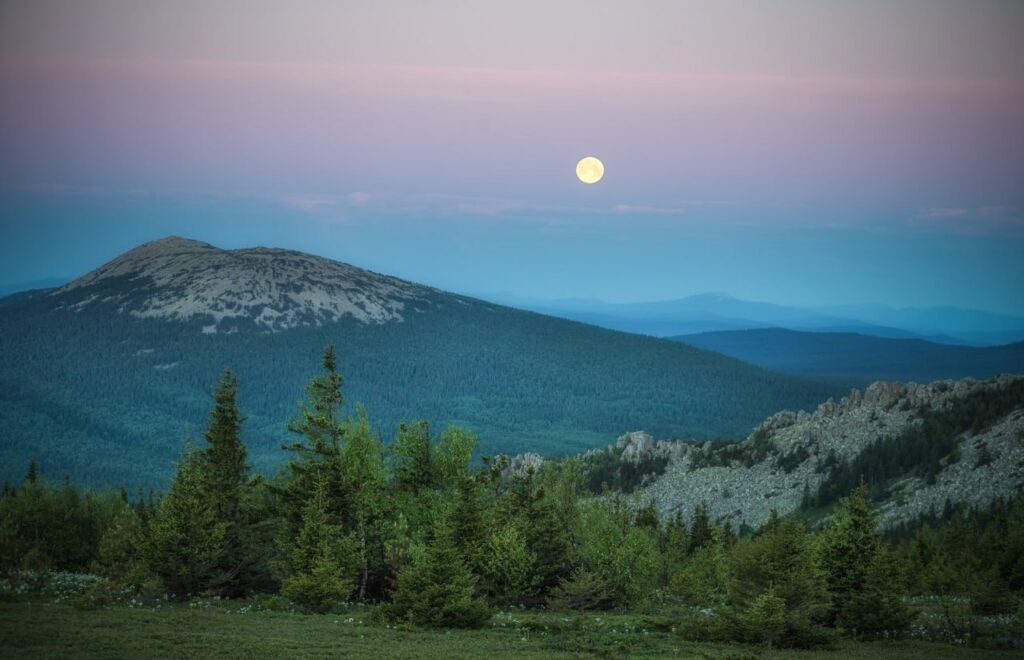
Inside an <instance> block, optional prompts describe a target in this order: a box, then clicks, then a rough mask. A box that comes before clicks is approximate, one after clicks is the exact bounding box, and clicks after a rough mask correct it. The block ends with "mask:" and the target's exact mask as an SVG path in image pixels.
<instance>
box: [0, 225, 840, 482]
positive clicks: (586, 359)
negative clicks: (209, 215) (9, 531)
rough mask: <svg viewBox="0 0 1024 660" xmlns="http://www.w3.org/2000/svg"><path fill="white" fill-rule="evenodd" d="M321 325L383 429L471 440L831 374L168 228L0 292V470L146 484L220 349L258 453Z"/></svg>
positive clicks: (796, 386)
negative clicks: (425, 423)
mask: <svg viewBox="0 0 1024 660" xmlns="http://www.w3.org/2000/svg"><path fill="white" fill-rule="evenodd" d="M328 342H334V343H335V344H336V345H337V350H338V356H339V367H340V369H341V371H342V372H343V373H344V375H345V378H346V387H345V392H346V395H347V400H348V401H349V402H356V401H360V402H362V403H364V404H365V405H366V407H367V409H368V410H369V411H370V415H371V417H372V419H374V420H375V422H376V423H378V424H380V427H379V431H380V432H381V434H382V435H383V436H384V437H385V438H386V439H387V438H390V437H391V435H392V434H393V433H394V431H395V428H396V427H397V424H398V423H399V422H400V421H403V420H412V419H418V418H426V419H428V420H429V421H430V422H431V423H432V424H434V425H435V426H444V425H446V424H448V423H457V424H460V425H465V426H467V427H469V428H471V429H473V430H474V431H475V432H476V433H477V434H478V435H479V436H480V441H481V450H482V451H483V452H484V453H498V452H502V453H517V452H522V451H537V452H541V453H570V452H578V451H581V450H584V449H586V448H589V447H594V446H599V445H603V444H606V443H607V442H609V441H610V440H611V439H613V438H615V437H616V436H618V435H619V434H620V433H621V431H622V430H623V429H629V428H640V427H642V428H646V429H649V430H650V431H651V432H652V433H656V434H657V435H659V436H662V437H691V438H714V437H740V436H742V435H744V434H745V433H746V432H747V431H748V430H749V429H750V428H751V427H752V426H753V425H754V424H756V423H757V422H758V421H759V420H761V419H763V418H764V417H765V416H766V415H768V414H771V413H772V412H774V411H776V410H780V409H784V408H810V407H812V406H813V405H816V403H817V402H819V401H821V400H824V399H826V398H828V397H829V396H831V395H834V394H836V393H837V390H838V388H837V387H835V386H833V385H826V384H822V383H820V382H817V381H812V380H807V379H802V378H798V377H792V376H784V375H780V374H776V373H773V372H770V371H767V370H765V369H762V368H759V367H755V366H751V365H748V364H745V363H742V362H739V361H737V360H734V359H732V358H728V357H725V356H721V355H718V354H716V353H712V352H709V351H705V350H702V349H697V348H693V347H690V346H685V345H682V344H679V343H676V342H672V341H668V340H663V339H654V338H648V337H640V336H635V335H629V334H623V333H619V332H614V331H609V330H604V329H600V328H595V327H592V326H588V325H584V324H581V323H576V322H572V321H566V320H562V319H556V318H553V317H548V316H543V315H540V314H535V313H531V312H523V311H519V310H514V309H511V308H508V307H503V306H500V305H494V304H490V303H486V302H483V301H480V300H476V299H472V298H467V297H463V296H458V295H454V294H449V293H445V292H442V291H438V290H435V289H432V288H429V287H424V286H420V285H416V284H413V283H410V282H404V281H402V280H398V279H395V278H391V277H387V276H383V275H379V274H376V273H372V272H369V271H366V270H362V269H359V268H355V267H353V266H349V265H346V264H341V263H338V262H334V261H330V260H327V259H322V258H318V257H313V256H310V255H306V254H301V253H297V252H290V251H285V250H270V249H264V248H255V249H250V250H232V251H228V250H220V249H218V248H215V247H213V246H210V245H206V244H203V243H198V242H196V241H188V240H185V239H179V238H171V239H164V240H162V241H156V242H153V243H149V244H146V245H144V246H141V247H140V248H137V249H135V250H133V251H130V252H128V253H126V254H124V255H122V256H121V257H119V258H118V259H115V260H114V261H112V262H110V263H108V264H106V265H104V266H102V267H101V268H99V269H97V270H96V271H93V272H92V273H89V274H87V275H85V276H84V277H82V278H80V279H78V280H75V281H73V282H71V283H69V284H68V285H66V286H64V287H62V288H59V289H55V290H51V291H45V292H39V293H37V294H35V295H33V296H31V297H27V298H21V299H16V300H13V301H10V300H9V301H8V302H7V303H5V304H4V305H2V306H0V355H2V356H3V359H2V361H0V433H2V434H3V435H2V438H0V465H2V466H3V467H2V468H0V470H2V472H3V474H2V475H0V478H4V479H10V480H12V481H14V480H18V479H20V477H21V475H22V471H23V470H24V467H25V465H26V464H27V462H28V461H29V459H30V458H32V457H35V458H37V460H39V462H40V464H41V465H40V467H41V468H42V469H43V470H44V471H47V472H50V473H58V474H59V473H63V472H68V473H70V474H71V476H73V477H74V478H75V479H76V480H78V481H79V482H85V483H89V484H106V483H110V484H115V485H116V484H120V483H126V484H128V485H136V484H154V485H161V486H162V485H164V484H165V483H166V479H167V478H168V477H169V476H170V474H171V472H172V470H173V465H174V461H175V459H176V458H177V456H178V454H179V452H180V451H181V449H182V446H183V437H184V435H185V433H186V426H189V427H190V428H192V429H199V428H202V427H203V425H204V424H205V420H206V414H207V412H208V408H209V396H210V392H211V391H212V388H213V386H214V384H215V383H216V381H217V379H218V378H219V376H220V373H221V371H222V370H223V368H224V367H225V366H230V367H231V368H232V369H233V370H235V372H236V373H237V374H238V376H239V380H240V388H239V399H240V404H241V408H242V412H243V413H244V414H245V415H247V416H248V421H247V422H246V424H245V427H244V430H243V435H244V437H245V440H246V442H247V443H248V445H249V447H250V452H251V453H250V457H251V460H252V462H253V464H254V465H255V467H256V468H257V469H260V470H264V471H268V470H269V469H270V468H271V467H273V466H275V465H277V464H278V463H280V462H281V461H282V460H283V458H284V456H283V453H282V452H281V451H280V449H279V447H280V444H281V443H282V442H283V441H285V440H286V439H287V432H286V431H285V426H286V424H287V422H288V420H289V419H290V418H291V417H292V416H293V415H294V413H295V410H296V405H295V402H296V401H297V400H298V399H299V398H300V397H301V396H302V393H303V387H304V386H305V384H306V383H307V382H308V380H309V378H310V376H311V375H312V374H314V373H316V371H317V370H318V368H319V356H320V354H321V353H322V351H323V347H324V345H325V344H327V343H328ZM350 409H351V408H350Z"/></svg>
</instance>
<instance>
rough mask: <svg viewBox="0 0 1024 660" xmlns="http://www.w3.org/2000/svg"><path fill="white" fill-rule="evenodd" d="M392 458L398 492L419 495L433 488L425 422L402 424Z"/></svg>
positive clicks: (426, 424)
mask: <svg viewBox="0 0 1024 660" xmlns="http://www.w3.org/2000/svg"><path fill="white" fill-rule="evenodd" d="M391 454H392V456H393V462H392V470H393V472H394V478H395V484H396V485H397V486H398V487H399V488H400V489H402V490H406V491H409V492H411V493H418V492H420V491H421V490H424V489H427V488H430V487H431V486H432V485H433V483H434V476H433V462H432V458H431V450H430V425H429V424H428V423H427V422H426V420H420V421H416V422H412V423H411V424H401V425H400V426H399V427H398V435H397V437H396V438H395V441H394V443H392V445H391Z"/></svg>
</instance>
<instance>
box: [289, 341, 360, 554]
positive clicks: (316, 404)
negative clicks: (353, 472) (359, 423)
mask: <svg viewBox="0 0 1024 660" xmlns="http://www.w3.org/2000/svg"><path fill="white" fill-rule="evenodd" d="M323 368H324V373H322V374H320V375H319V376H316V377H315V378H313V380H312V381H310V383H309V385H308V386H306V400H305V401H303V402H301V403H300V404H299V414H298V416H297V417H296V418H295V419H294V420H292V422H291V423H290V424H289V425H288V430H289V431H290V432H292V433H294V434H296V435H298V436H300V438H301V439H300V440H297V441H296V442H293V443H291V444H288V445H284V446H283V448H284V449H285V450H287V451H290V452H292V454H293V456H292V460H291V461H290V462H289V463H288V467H287V471H286V476H285V480H284V485H283V486H275V487H273V488H272V491H273V492H274V494H275V495H277V496H278V497H279V498H280V500H281V505H282V509H283V513H284V516H285V522H286V523H287V528H288V530H287V534H288V536H289V537H292V538H293V537H294V536H295V535H296V534H298V530H299V528H300V527H301V526H302V516H303V512H304V511H305V507H306V504H307V503H308V502H309V500H310V499H311V498H312V497H313V494H314V491H315V490H316V488H317V484H318V483H320V481H321V480H323V482H324V484H325V486H324V488H325V498H326V507H327V512H328V515H329V516H331V517H332V518H333V519H338V520H343V519H345V518H347V516H348V515H349V514H350V511H349V510H348V509H349V503H348V501H347V498H346V496H345V484H344V479H343V475H342V466H341V444H342V439H343V436H344V432H345V429H344V425H343V424H342V420H341V418H340V414H341V406H342V404H343V403H344V397H343V396H342V393H341V386H342V382H343V379H342V376H341V374H340V373H338V365H337V356H336V354H335V351H334V345H333V344H328V345H327V348H325V349H324V355H323Z"/></svg>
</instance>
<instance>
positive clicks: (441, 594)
mask: <svg viewBox="0 0 1024 660" xmlns="http://www.w3.org/2000/svg"><path fill="white" fill-rule="evenodd" d="M476 586H477V581H476V578H475V577H474V576H473V574H472V573H470V571H469V568H468V567H467V566H466V564H465V562H464V561H463V560H462V557H461V556H460V555H459V551H458V548H457V547H456V545H455V540H454V538H453V532H452V528H451V524H450V522H449V521H448V520H446V519H442V520H440V521H439V522H438V525H437V528H436V529H435V533H434V540H433V542H432V543H431V544H430V545H429V546H427V549H426V551H425V552H424V553H423V555H422V557H421V558H420V559H419V560H418V561H414V562H413V563H412V565H410V566H409V567H407V568H406V569H405V570H403V571H402V573H401V574H400V575H399V576H398V588H397V589H396V590H395V594H394V598H393V600H392V603H391V607H390V608H389V611H390V612H391V614H392V616H393V617H394V618H396V619H399V620H402V621H408V622H409V623H413V624H417V625H421V626H433V627H442V628H481V627H483V626H484V625H485V624H486V623H487V622H488V621H489V620H490V618H491V609H490V608H489V607H488V606H487V603H486V602H485V601H484V600H483V599H482V598H479V597H477V596H476V595H475V592H476Z"/></svg>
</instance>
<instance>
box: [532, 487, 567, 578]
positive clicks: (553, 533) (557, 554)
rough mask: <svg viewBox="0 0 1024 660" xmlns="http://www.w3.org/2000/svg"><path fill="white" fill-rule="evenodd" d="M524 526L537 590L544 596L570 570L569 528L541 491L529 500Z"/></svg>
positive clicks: (552, 503)
mask: <svg viewBox="0 0 1024 660" xmlns="http://www.w3.org/2000/svg"><path fill="white" fill-rule="evenodd" d="M525 522H526V525H525V527H526V547H527V548H529V550H530V554H531V555H532V556H533V562H534V570H535V571H536V578H537V587H538V590H539V591H540V592H541V594H542V595H543V594H546V593H547V591H548V590H550V589H552V588H554V587H555V586H556V585H558V583H559V582H560V581H561V580H562V579H564V578H566V577H568V576H569V573H570V571H571V570H572V563H571V562H570V560H569V548H570V541H571V538H570V528H569V526H568V525H567V521H565V520H563V519H562V517H561V516H560V515H559V509H558V506H557V505H556V503H555V502H554V501H552V500H551V499H550V498H548V497H547V496H546V495H545V493H544V491H543V490H540V491H539V492H538V493H537V494H536V495H535V496H534V497H532V498H530V501H529V508H528V509H527V510H526V516H525Z"/></svg>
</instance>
